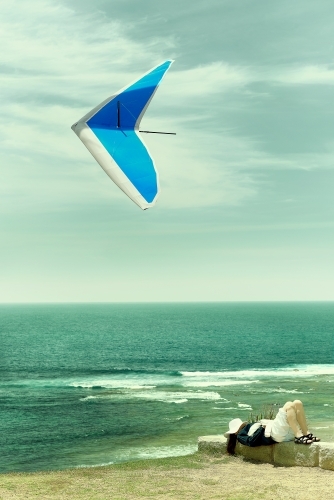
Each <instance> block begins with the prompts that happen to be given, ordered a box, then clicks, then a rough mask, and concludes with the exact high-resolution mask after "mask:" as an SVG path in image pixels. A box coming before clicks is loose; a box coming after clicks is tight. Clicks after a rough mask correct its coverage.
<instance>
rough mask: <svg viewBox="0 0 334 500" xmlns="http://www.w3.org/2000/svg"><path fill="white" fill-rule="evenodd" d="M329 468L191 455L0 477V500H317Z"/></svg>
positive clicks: (331, 483) (331, 482)
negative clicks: (286, 465) (275, 465)
mask: <svg viewBox="0 0 334 500" xmlns="http://www.w3.org/2000/svg"><path fill="white" fill-rule="evenodd" d="M333 491H334V472H332V471H325V470H322V469H319V468H313V469H311V468H306V467H292V468H286V467H273V466H272V465H269V464H256V463H250V462H244V461H242V459H240V458H235V457H223V458H218V457H216V458H215V457H212V456H206V455H203V454H199V453H196V454H194V455H191V456H187V457H175V458H165V459H158V460H146V461H140V462H132V463H127V464H122V465H113V466H108V467H96V468H87V469H72V470H66V471H53V472H38V473H32V474H14V473H13V474H3V475H0V499H1V500H13V499H15V500H16V499H17V500H23V499H24V500H30V499H31V500H32V499H34V500H38V499H40V500H42V499H43V500H49V499H50V500H51V499H52V500H64V499H71V500H107V499H108V500H109V499H111V500H128V499H131V500H144V499H150V500H154V499H169V500H170V499H182V500H183V499H184V500H211V499H212V500H213V499H215V500H260V499H261V500H281V499H282V500H283V499H284V500H291V499H298V500H318V499H319V500H320V499H321V500H322V499H323V498H328V499H330V498H333Z"/></svg>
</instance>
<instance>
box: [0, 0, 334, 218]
mask: <svg viewBox="0 0 334 500" xmlns="http://www.w3.org/2000/svg"><path fill="white" fill-rule="evenodd" d="M0 19H1V34H0V42H1V47H2V63H1V66H0V74H1V80H0V90H1V93H2V96H3V104H2V118H3V120H2V122H1V124H0V136H1V142H0V150H1V157H2V163H3V165H4V167H3V170H2V181H1V187H0V190H1V197H2V198H1V199H2V203H1V204H2V210H7V211H8V210H9V211H12V210H26V209H28V208H29V209H33V210H37V209H38V207H39V208H40V207H41V206H43V208H46V207H49V209H53V210H60V209H61V206H64V207H69V206H71V204H72V205H74V204H76V203H82V202H83V201H85V202H86V203H87V202H90V203H92V204H93V203H94V202H96V201H97V200H99V201H100V200H101V199H104V200H105V201H106V202H107V203H110V202H113V200H114V201H117V200H118V199H119V198H120V196H122V194H121V193H119V192H118V190H117V188H115V187H114V186H112V185H110V182H111V181H110V180H109V179H108V178H107V177H104V176H105V174H104V173H103V172H101V171H100V169H99V167H98V166H97V165H96V164H95V162H94V160H93V159H92V158H91V157H90V155H89V153H88V152H87V151H86V150H85V148H83V147H82V144H81V143H79V141H78V140H77V138H76V137H75V136H74V135H73V133H72V131H71V130H70V126H71V124H72V123H73V122H75V121H76V120H77V119H78V118H79V117H80V116H82V115H83V114H85V113H86V112H87V111H88V110H89V109H90V108H92V107H93V106H95V105H96V104H97V103H98V102H100V101H102V100H103V99H105V98H106V97H107V96H108V95H111V94H112V93H113V92H114V91H116V90H117V89H118V88H121V87H123V86H124V85H125V84H126V83H128V82H131V81H132V80H134V79H135V78H137V77H138V76H139V75H140V74H141V73H142V72H143V71H145V70H147V69H149V68H150V67H152V66H154V65H155V64H158V63H159V62H161V61H162V60H163V59H164V58H165V57H166V54H167V53H168V57H173V53H174V52H175V51H176V45H175V40H174V38H173V36H172V35H170V36H165V37H150V38H149V39H145V40H141V41H139V40H134V39H131V38H130V36H127V27H126V26H125V25H124V24H122V23H121V22H120V21H118V20H113V21H110V20H109V19H107V18H106V17H104V16H103V15H102V14H101V13H98V12H97V13H95V14H89V15H88V14H83V13H80V14H79V13H78V12H76V11H75V10H74V9H73V8H69V7H65V6H62V5H60V4H59V3H55V2H54V1H52V0H32V1H31V2H29V3H27V2H24V1H23V0H12V1H11V2H7V3H6V2H3V3H2V4H0ZM254 82H266V83H269V84H273V83H275V84H277V83H279V84H283V85H296V84H306V83H307V84H311V83H314V84H324V83H327V84H328V83H330V84H332V83H333V82H334V70H332V69H331V68H330V66H305V67H293V68H290V67H284V68H280V69H279V68H274V69H272V68H263V67H250V66H247V67H246V66H240V65H232V64H228V63H226V62H223V61H216V62H213V63H210V64H206V65H201V66H198V67H193V68H190V69H189V68H188V69H178V65H177V62H176V63H175V65H174V66H173V67H172V69H171V71H170V72H169V73H168V74H167V76H166V81H165V82H164V84H163V85H162V86H161V88H160V89H159V91H158V93H157V94H156V96H155V98H154V100H153V101H152V103H151V106H150V108H149V111H148V113H147V115H146V116H145V119H144V120H145V123H147V124H148V128H152V127H153V128H154V127H155V128H156V129H157V130H166V128H167V129H168V130H172V131H174V130H176V131H177V134H178V135H177V137H176V138H175V139H173V138H168V140H166V138H161V137H154V138H152V137H147V138H146V137H145V141H146V142H147V143H148V144H149V146H150V149H151V151H152V154H153V156H154V157H155V159H156V163H157V165H158V169H159V171H160V178H161V184H162V186H163V190H164V194H163V196H162V197H161V202H159V203H161V205H162V206H166V207H170V206H172V207H175V208H185V207H203V206H214V205H219V204H222V205H226V204H232V205H233V204H240V203H242V202H244V201H245V200H247V199H249V197H253V196H255V195H256V193H257V188H258V186H257V181H256V182H255V180H254V178H252V174H251V171H252V170H256V169H259V168H263V169H272V168H313V167H314V166H318V165H319V164H321V162H324V161H325V163H326V164H330V162H331V154H330V152H328V155H327V157H326V158H324V157H322V158H320V157H315V156H314V157H312V158H310V157H308V158H300V157H284V158H281V157H277V156H274V155H270V154H268V153H265V152H264V151H263V150H262V146H261V144H260V143H259V142H255V141H254V140H251V139H250V138H249V137H245V136H241V134H240V133H239V134H238V132H237V131H235V130H234V131H233V130H228V128H227V123H226V122H225V125H224V123H223V119H222V121H220V120H219V117H218V118H217V116H215V117H213V116H214V113H215V112H216V107H217V102H218V101H217V99H219V103H218V105H219V106H222V107H223V105H224V104H225V103H226V104H228V101H229V96H230V94H231V93H233V94H235V93H238V92H243V93H247V91H248V88H247V87H248V86H249V85H250V84H252V83H254ZM240 106H241V104H240ZM222 118H223V115H222Z"/></svg>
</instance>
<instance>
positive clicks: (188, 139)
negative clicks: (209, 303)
mask: <svg viewBox="0 0 334 500" xmlns="http://www.w3.org/2000/svg"><path fill="white" fill-rule="evenodd" d="M332 11H333V12H332ZM331 14H334V6H333V5H332V4H331V3H330V2H328V1H327V0H321V1H320V3H318V4H317V5H305V2H301V0H298V1H297V2H296V3H294V4H293V5H291V4H290V3H288V2H287V0H283V1H282V2H280V3H279V4H278V3H275V4H270V3H268V2H267V1H265V0H261V1H259V2H257V3H256V5H255V4H254V2H251V1H248V0H246V1H245V2H242V3H241V2H235V1H232V0H226V1H224V2H221V1H218V0H207V1H205V2H204V1H202V0H196V1H190V0H186V1H185V2H183V3H182V4H180V2H176V1H175V0H170V1H169V2H166V3H164V4H161V2H156V1H153V0H147V1H146V2H145V4H143V3H140V2H138V0H115V1H114V2H109V1H106V0H96V2H94V3H92V2H90V1H89V2H88V1H86V0H81V1H80V2H76V1H73V0H71V1H69V0H68V1H65V0H64V1H63V2H58V1H56V0H32V1H31V2H29V3H27V2H24V1H23V0H13V1H11V2H7V3H5V2H3V3H2V4H1V5H0V20H1V21H0V22H1V30H0V41H1V47H2V55H1V62H0V90H1V95H2V97H3V98H2V115H1V116H2V120H1V121H0V136H1V140H0V151H1V160H2V161H1V163H2V169H1V176H2V178H1V183H0V199H1V202H0V214H1V220H0V227H1V229H2V231H3V238H2V244H1V245H2V246H1V248H0V251H1V252H2V253H1V255H2V256H3V262H5V263H6V276H7V278H6V279H7V281H6V283H7V285H8V287H7V289H6V288H4V291H3V294H2V296H0V299H1V300H3V301H6V300H7V299H8V300H15V297H17V300H29V297H31V298H32V300H35V299H36V300H41V298H42V297H44V296H45V297H46V300H47V297H49V300H62V297H61V295H62V292H61V290H62V287H67V284H68V280H70V281H71V285H70V286H69V287H68V294H67V295H66V296H64V297H63V298H64V300H65V299H66V300H76V297H78V300H109V299H110V300H117V293H116V292H115V293H114V292H113V294H112V295H108V290H109V288H108V287H109V283H110V279H111V276H112V277H113V278H112V279H113V280H115V283H117V286H118V287H119V289H120V288H122V290H123V292H122V293H123V295H122V294H121V295H120V296H119V299H120V300H126V290H127V287H126V286H123V285H121V283H122V279H125V280H126V283H130V282H131V279H132V278H131V276H134V277H136V278H135V279H134V281H135V282H136V285H135V290H134V292H133V293H132V295H131V297H130V296H129V298H128V299H129V300H137V299H138V300H139V298H140V297H142V298H143V299H144V300H146V299H147V300H149V299H150V298H151V299H152V297H153V296H152V295H150V293H149V292H147V294H145V293H144V295H142V292H141V290H142V284H143V283H146V285H147V289H149V288H150V286H152V283H153V282H154V279H157V280H158V281H159V285H158V288H159V290H160V292H159V294H160V295H159V294H158V296H159V297H161V300H164V299H168V300H172V299H173V297H174V295H173V292H172V289H173V286H172V285H171V284H170V283H171V282H172V281H173V280H172V278H171V277H170V276H171V275H173V272H174V271H175V273H176V275H177V276H179V278H175V279H176V281H177V282H178V283H179V286H180V288H179V290H180V297H184V300H187V297H188V299H189V300H191V299H194V300H195V299H196V300H200V299H205V298H207V299H210V300H213V298H214V297H217V300H218V299H222V298H225V299H227V300H229V299H231V300H232V299H233V300H236V299H237V298H238V297H239V298H245V297H246V298H247V293H248V292H247V293H246V294H245V293H244V291H242V293H241V290H242V278H241V277H240V280H239V278H238V283H239V284H240V286H239V285H238V286H237V287H234V288H233V290H234V292H233V294H232V295H231V296H229V293H228V290H229V288H228V286H227V285H226V287H225V286H224V287H223V288H222V289H221V291H219V290H220V288H219V283H220V282H221V281H220V279H223V280H227V281H229V280H231V279H232V276H233V273H234V275H238V276H239V270H240V269H243V272H244V273H245V283H246V282H247V283H248V285H247V287H246V288H247V290H249V287H250V283H252V282H253V283H257V282H258V283H260V284H259V285H258V288H257V290H258V292H257V293H258V295H257V297H260V298H261V297H264V298H266V297H267V296H272V298H277V297H281V298H284V290H287V288H286V287H284V286H283V285H282V282H281V280H279V286H278V288H277V290H278V292H277V293H276V292H275V293H274V292H273V293H272V295H270V294H269V295H268V294H267V289H266V287H267V285H266V283H267V281H266V280H267V277H268V280H269V276H271V275H272V282H273V283H275V279H278V276H279V272H278V271H277V269H281V271H282V269H283V268H284V265H286V269H287V270H288V269H289V270H290V272H292V275H293V269H294V268H295V267H294V262H295V261H296V260H297V261H298V255H300V254H303V255H305V253H303V252H305V248H309V251H308V252H306V253H307V256H306V257H305V258H304V259H302V260H301V261H299V264H300V265H301V266H302V268H301V269H302V270H301V271H300V274H298V273H297V274H298V276H299V277H300V276H301V275H302V274H303V272H304V273H306V274H307V272H309V273H311V271H310V268H312V266H314V267H313V268H314V269H318V274H317V272H315V271H314V272H313V271H312V273H311V274H312V279H313V280H316V276H319V280H321V279H325V281H326V280H327V278H324V276H327V275H326V272H325V268H326V269H328V268H330V267H331V266H330V257H329V255H330V253H329V254H328V253H326V252H327V250H328V249H332V247H333V238H332V236H330V233H329V231H330V230H331V227H332V226H331V221H332V216H333V208H332V207H333V205H332V202H331V199H332V196H331V190H330V186H331V183H332V181H333V176H334V175H333V165H334V140H333V128H334V127H333V126H334V123H333V118H332V117H333V116H334V109H333V107H334V105H333V102H334V100H333V93H334V66H333V63H332V55H331V49H330V47H332V41H331V39H332V33H333V28H334V26H333V24H334V21H333V19H334V17H333V15H331ZM167 58H175V63H174V64H173V66H172V67H171V69H170V71H169V72H168V74H167V75H166V79H165V80H164V82H163V84H162V85H161V88H160V89H159V91H158V92H157V94H156V96H155V97H154V99H153V101H152V103H151V105H150V108H149V110H148V112H147V114H146V115H145V117H144V120H143V122H142V124H143V128H144V126H145V128H151V129H156V130H167V131H175V132H176V133H177V135H176V137H168V136H161V137H158V136H148V137H145V141H146V142H147V144H148V145H149V147H150V150H151V152H152V154H153V156H154V158H155V161H156V164H157V167H158V170H159V174H160V182H161V186H162V194H161V197H160V199H159V202H158V205H157V207H156V208H155V209H154V211H152V213H151V212H150V213H149V214H147V213H145V214H141V213H140V212H137V211H136V210H137V209H136V207H134V206H132V204H131V202H129V201H128V200H127V199H126V198H125V197H124V195H123V194H122V193H121V192H120V191H119V190H118V189H117V188H116V187H115V186H114V185H113V184H112V182H111V181H110V180H109V178H108V177H107V176H106V175H105V173H104V172H103V171H102V170H101V169H100V167H99V166H98V165H97V164H96V163H95V161H94V160H93V158H92V157H91V156H90V154H89V153H88V152H87V151H86V149H85V148H84V147H83V145H82V144H81V143H80V141H78V139H77V138H76V136H75V135H74V134H73V132H72V131H71V130H70V126H71V125H72V123H74V122H75V121H76V120H77V119H78V118H79V117H81V116H82V115H84V114H85V113H86V112H87V111H88V110H89V109H91V108H92V107H93V106H95V105H96V104H97V103H98V102H100V101H102V100H103V99H105V98H106V97H107V96H108V95H111V94H112V93H113V92H114V91H116V90H118V89H119V88H121V87H123V86H124V85H125V84H127V83H129V82H131V81H133V80H134V79H136V78H137V77H138V76H140V75H141V74H142V73H143V72H146V71H147V70H149V69H150V68H151V67H153V66H154V65H156V64H158V63H160V62H161V61H163V60H164V59H167ZM115 214H117V217H115ZM275 228H276V230H277V231H278V233H277V234H276V235H275V237H273V236H270V237H269V236H268V235H267V234H268V232H269V233H270V234H271V235H273V234H274V233H275ZM317 230H319V231H322V233H321V235H322V237H321V238H320V239H317V241H318V244H317V245H316V247H315V246H314V245H313V242H314V231H317ZM298 231H300V234H299V233H298ZM326 231H327V232H326ZM227 233H228V234H229V233H230V234H235V235H239V236H238V237H237V236H235V237H231V238H230V242H229V243H227V242H226V234H227ZM138 234H140V235H141V237H142V238H143V242H142V243H141V244H140V245H138V244H136V245H134V243H133V238H134V239H136V238H137V237H138ZM189 234H192V235H194V237H193V238H191V239H189V237H185V238H183V236H182V235H189ZM241 234H242V235H243V237H241V236H240V235H241ZM292 234H293V235H294V236H291V235H292ZM167 235H168V236H167ZM266 235H267V236H266ZM268 238H269V239H268ZM291 238H292V239H291ZM317 238H318V236H317ZM111 239H112V240H113V239H116V240H117V244H116V243H115V242H113V243H112V245H114V246H112V247H111V248H109V251H108V252H107V254H106V255H108V258H106V257H105V254H104V251H103V249H104V248H106V247H108V246H110V245H111V243H110V240H111ZM278 242H280V243H279V246H277V245H278ZM310 242H312V245H311V244H310ZM321 242H323V246H322V244H321ZM226 245H228V246H229V245H230V248H227V247H226ZM13 248H15V251H14V250H13ZM277 248H281V250H279V251H276V249H277ZM129 249H130V250H129ZM175 249H177V251H176V250H175ZM264 249H265V250H264ZM324 249H327V250H326V252H325V250H324ZM241 250H242V251H241ZM324 252H325V253H324ZM93 255H94V257H95V258H94V260H93V261H92V256H93ZM111 255H112V256H113V257H112V258H109V257H110V256H111ZM157 255H160V257H161V258H160V259H158V258H157V257H156V256H157ZM247 255H248V256H249V259H248V260H247ZM287 255H290V256H291V259H289V258H288V260H289V262H288V263H287V257H286V256H287ZM280 256H281V257H280ZM148 257H150V258H148ZM129 259H130V260H131V262H133V263H135V264H134V267H131V273H130V271H129V264H128V261H129ZM150 259H151V260H150ZM152 259H153V261H152ZM266 259H267V260H266ZM320 261H322V262H323V267H321V266H320V265H319V262H320ZM92 262H93V263H92ZM152 262H153V264H152ZM261 262H262V263H263V266H264V267H262V268H261ZM265 262H266V264H265ZM270 262H271V263H273V262H276V265H273V267H272V269H271V268H270ZM315 262H316V263H317V264H316V265H315ZM136 263H137V264H138V265H137V264H136ZM222 263H226V266H227V267H228V268H229V269H230V271H229V272H228V273H227V271H226V269H225V267H224V269H225V271H222V270H221V273H222V274H221V275H220V271H218V270H219V269H222V268H221V265H222ZM247 263H248V264H249V267H247ZM152 265H153V268H154V269H155V271H154V276H155V277H156V278H148V275H149V274H150V271H151V266H152ZM224 266H225V264H224ZM139 268H140V270H139ZM332 268H333V266H332ZM104 269H107V275H106V276H105V275H104V271H103V270H104ZM162 269H163V271H162ZM194 269H196V273H195V274H196V275H197V278H198V281H197V283H198V286H195V285H194V282H195V281H196V276H195V275H194V274H193V270H194ZM261 269H262V270H261ZM270 269H271V270H270ZM171 270H172V271H171ZM287 272H288V271H287ZM67 273H69V275H68V274H67ZM86 273H88V275H89V276H90V278H87V286H86V288H85V286H83V285H82V282H83V281H82V280H84V278H80V279H79V276H82V275H86ZM128 273H130V274H128ZM164 273H165V274H164ZM226 273H227V274H226ZM235 273H236V274H235ZM92 274H94V276H95V277H94V279H93V278H91V276H92ZM283 274H284V273H283ZM297 274H296V287H295V288H293V290H294V292H291V293H292V295H291V297H292V296H294V297H296V298H298V297H299V295H298V293H299V291H300V290H301V289H303V290H304V289H305V283H304V281H303V283H304V284H303V285H302V286H301V285H300V279H299V277H298V276H297ZM70 276H71V278H70ZM159 276H160V278H158V277H159ZM224 276H225V277H224ZM259 276H265V277H266V278H265V279H264V278H263V279H262V278H259ZM46 277H49V278H50V279H51V277H52V279H51V281H52V280H58V282H59V283H60V284H59V285H57V286H55V288H54V290H56V292H52V294H51V292H50V293H49V292H48V290H49V289H48V286H47V285H45V280H46V279H47V278H46ZM20 279H22V280H23V281H25V283H26V285H25V287H23V291H22V290H21V291H20V293H19V294H17V295H16V291H17V289H18V288H17V284H18V283H19V282H20ZM91 279H93V281H94V283H95V285H94V286H93V287H92V288H91V289H90V287H89V283H91V281H90V280H91ZM303 279H304V278H303ZM330 279H331V276H330V274H329V275H328V281H326V283H327V282H328V283H329V282H330V281H329V280H330ZM152 280H153V281H152ZM170 280H171V281H170ZM180 280H181V281H180ZM289 280H290V278H289ZM289 280H288V281H289ZM291 280H292V278H291ZM181 282H182V286H181V284H180V283H181ZM289 282H290V281H289ZM13 283H16V285H13ZM33 283H35V284H36V289H35V288H34V286H35V285H33ZM38 283H39V284H38ZM80 283H81V285H80ZM164 283H165V284H164ZM187 283H188V284H187ZM209 283H210V284H211V285H208V284H209ZM261 283H262V284H261ZM277 283H278V282H277ZM9 284H10V285H9ZM115 286H116V285H115ZM289 286H290V285H289ZM94 287H95V288H94ZM99 287H100V288H99ZM9 288H10V289H11V290H12V292H11V293H10V295H8V296H7V292H8V290H9ZM116 288H117V287H116ZM144 288H146V286H145V285H144ZM207 288H210V293H209V292H208V291H207ZM288 288H289V287H288ZM79 289H80V290H85V291H84V292H83V293H82V294H81V292H80V293H79ZM290 289H291V286H290V288H289V290H290ZM34 290H35V291H34ZM98 290H103V292H101V293H98ZM187 290H188V291H187ZM194 290H196V293H195V291H194ZM238 290H239V291H238ZM312 290H313V288H312ZM312 290H311V288H310V290H309V291H308V292H307V293H306V292H305V297H311V298H312V297H313V295H312V293H313V292H312ZM317 290H318V291H317V292H316V293H315V295H314V297H315V298H317V297H318V298H329V297H332V295H331V292H329V291H328V290H329V286H327V285H326V286H324V287H323V290H325V292H324V294H322V292H319V290H321V286H320V282H318V285H317ZM193 291H194V292H193ZM303 293H304V292H303ZM48 294H49V295H48ZM76 294H78V295H76ZM215 294H216V295H215ZM153 295H154V294H153ZM6 297H7V299H6ZM57 297H58V298H57ZM108 297H109V298H108ZM252 297H253V296H251V295H250V298H252ZM289 297H290V296H289ZM253 298H254V297H253Z"/></svg>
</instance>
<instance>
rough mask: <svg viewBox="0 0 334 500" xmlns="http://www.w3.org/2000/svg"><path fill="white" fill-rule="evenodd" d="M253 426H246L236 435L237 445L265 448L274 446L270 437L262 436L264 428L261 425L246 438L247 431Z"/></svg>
mask: <svg viewBox="0 0 334 500" xmlns="http://www.w3.org/2000/svg"><path fill="white" fill-rule="evenodd" d="M252 425H253V424H247V425H246V426H245V427H244V428H243V429H241V431H240V432H238V434H237V440H238V441H239V443H241V444H244V445H245V446H267V445H270V444H274V443H275V441H274V440H273V439H272V438H271V437H266V436H265V435H264V432H265V428H264V427H262V425H261V426H260V427H259V428H258V429H256V431H255V432H254V434H252V435H251V436H248V431H249V429H250V428H251V426H252Z"/></svg>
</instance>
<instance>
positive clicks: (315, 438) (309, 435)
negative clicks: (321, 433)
mask: <svg viewBox="0 0 334 500" xmlns="http://www.w3.org/2000/svg"><path fill="white" fill-rule="evenodd" d="M306 437H307V438H308V439H312V441H313V443H318V442H319V441H320V438H318V437H317V436H313V434H312V432H310V433H309V434H306Z"/></svg>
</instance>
